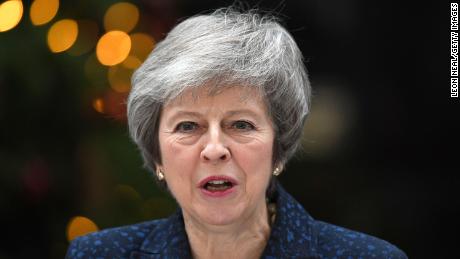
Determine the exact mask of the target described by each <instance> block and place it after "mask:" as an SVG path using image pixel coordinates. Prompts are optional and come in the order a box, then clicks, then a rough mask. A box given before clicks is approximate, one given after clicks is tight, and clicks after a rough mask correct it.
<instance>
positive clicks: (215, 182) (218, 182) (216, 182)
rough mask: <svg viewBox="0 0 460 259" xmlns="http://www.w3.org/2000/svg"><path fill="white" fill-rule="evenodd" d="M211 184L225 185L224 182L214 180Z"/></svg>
mask: <svg viewBox="0 0 460 259" xmlns="http://www.w3.org/2000/svg"><path fill="white" fill-rule="evenodd" d="M209 183H212V184H223V183H225V181H224V180H213V181H209Z"/></svg>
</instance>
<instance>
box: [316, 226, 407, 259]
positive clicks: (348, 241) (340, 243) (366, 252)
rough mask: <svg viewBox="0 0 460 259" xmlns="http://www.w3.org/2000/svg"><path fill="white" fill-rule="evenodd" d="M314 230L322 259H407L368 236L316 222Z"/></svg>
mask: <svg viewBox="0 0 460 259" xmlns="http://www.w3.org/2000/svg"><path fill="white" fill-rule="evenodd" d="M315 228H316V234H317V240H318V247H317V248H318V252H319V254H320V255H321V257H322V258H343V257H347V258H388V259H405V258H407V255H406V254H405V253H404V252H403V251H401V250H400V249H399V248H397V247H396V246H394V245H392V244H390V243H388V242H386V241H384V240H382V239H379V238H376V237H373V236H370V235H366V234H363V233H360V232H356V231H353V230H349V229H346V228H343V227H339V226H335V225H332V224H329V223H326V222H322V221H317V220H316V221H315Z"/></svg>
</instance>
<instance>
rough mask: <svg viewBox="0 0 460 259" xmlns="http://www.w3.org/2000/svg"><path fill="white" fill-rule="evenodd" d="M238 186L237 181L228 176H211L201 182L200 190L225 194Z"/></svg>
mask: <svg viewBox="0 0 460 259" xmlns="http://www.w3.org/2000/svg"><path fill="white" fill-rule="evenodd" d="M235 185H237V183H236V181H235V180H234V179H232V178H230V177H226V176H211V177H207V178H206V179H204V180H202V181H201V182H200V185H199V186H200V188H202V189H203V190H205V191H208V192H212V193H217V192H225V191H227V190H230V189H232V188H233V187H234V186H235Z"/></svg>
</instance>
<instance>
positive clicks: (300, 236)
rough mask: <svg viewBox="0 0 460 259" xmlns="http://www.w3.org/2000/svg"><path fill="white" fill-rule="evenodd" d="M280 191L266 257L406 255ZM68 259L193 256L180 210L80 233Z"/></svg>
mask: <svg viewBox="0 0 460 259" xmlns="http://www.w3.org/2000/svg"><path fill="white" fill-rule="evenodd" d="M276 190H277V192H276V193H277V194H276V196H275V199H276V204H277V216H276V220H275V223H274V225H273V226H272V231H271V234H270V239H269V241H268V244H267V246H266V248H265V250H264V252H263V254H262V258H267V259H268V258H347V259H348V258H350V259H351V258H363V259H364V258H393V259H403V258H407V256H406V255H405V254H404V252H402V251H401V250H399V249H398V248H397V247H395V246H394V245H392V244H390V243H388V242H386V241H383V240H381V239H378V238H375V237H372V236H369V235H366V234H363V233H359V232H356V231H352V230H348V229H345V228H342V227H338V226H334V225H332V224H328V223H325V222H322V221H317V220H314V219H313V218H312V217H311V216H310V215H309V214H308V213H307V212H306V211H305V210H304V209H303V207H302V206H301V205H300V204H299V203H298V202H297V201H296V200H294V198H292V197H291V196H290V195H289V194H288V193H286V191H285V190H284V189H283V188H282V187H281V186H280V185H279V184H278V185H277V187H276ZM66 258H94V259H96V258H191V252H190V245H189V243H188V238H187V235H186V232H185V228H184V222H183V218H182V213H181V211H180V210H178V211H177V212H176V213H174V214H173V215H172V216H170V217H169V218H167V219H160V220H153V221H148V222H143V223H139V224H135V225H130V226H123V227H118V228H112V229H106V230H103V231H100V232H96V233H91V234H89V235H86V236H82V237H79V238H76V239H75V240H73V241H72V243H71V245H70V247H69V249H68V251H67V256H66Z"/></svg>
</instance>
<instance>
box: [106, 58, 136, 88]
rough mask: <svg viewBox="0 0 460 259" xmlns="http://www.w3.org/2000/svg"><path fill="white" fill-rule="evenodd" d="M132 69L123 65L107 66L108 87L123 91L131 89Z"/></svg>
mask: <svg viewBox="0 0 460 259" xmlns="http://www.w3.org/2000/svg"><path fill="white" fill-rule="evenodd" d="M132 74H133V70H132V69H128V68H126V67H125V66H121V65H118V66H112V67H110V68H109V71H108V73H107V78H108V79H109V83H110V87H112V89H113V90H114V91H116V92H119V93H125V92H128V91H129V90H130V89H131V76H132Z"/></svg>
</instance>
